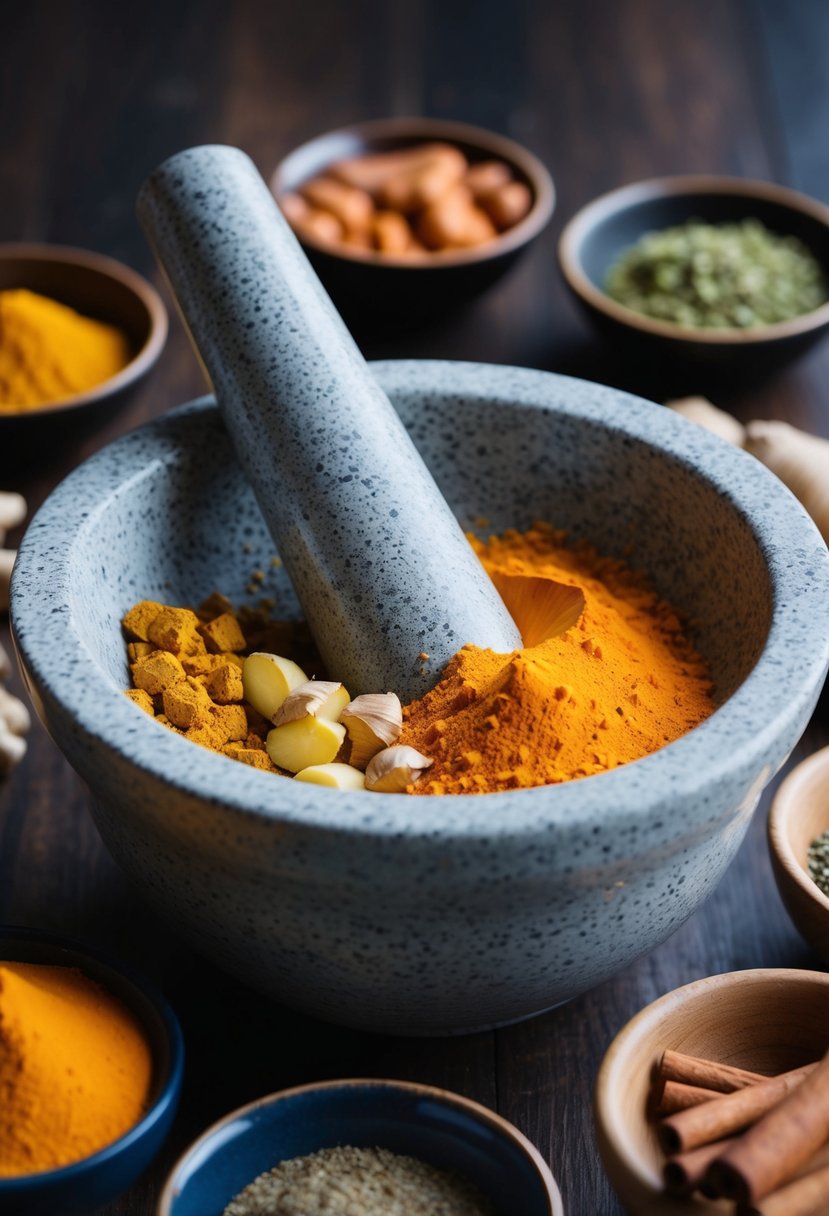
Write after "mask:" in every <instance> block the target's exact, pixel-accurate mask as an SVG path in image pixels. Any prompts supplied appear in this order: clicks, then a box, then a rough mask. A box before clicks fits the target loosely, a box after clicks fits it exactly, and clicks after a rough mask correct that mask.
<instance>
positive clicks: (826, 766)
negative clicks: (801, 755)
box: [768, 747, 829, 925]
mask: <svg viewBox="0 0 829 1216" xmlns="http://www.w3.org/2000/svg"><path fill="white" fill-rule="evenodd" d="M824 770H825V779H826V784H827V787H829V747H823V748H821V749H820V751H817V752H815V753H814V754H813V755H811V756H809V757H808V758H807V759H806V760H802V761H801V762H800V764H798V765H796V766H795V767H794V768H793V769H792V771H791V772H790V773H789V774H788V776H787V777H786V779H785V780H784V781H783V782H782V783H781V785H780V788H779V789H778V791H777V793H776V794H775V795H774V798H773V800H772V804H771V810H770V811H769V820H768V840H769V848H770V849H771V851H772V853H773V854H774V857H775V859H776V860H777V861H778V862H779V864H780V866H781V867H782V869H783V870H784V871H785V873H786V875H787V876H788V877H789V878H790V879H791V881H792V882H793V883H795V885H796V886H798V887H799V888H800V890H801V891H802V892H803V893H804V895H806V896H807V898H808V899H810V900H811V901H812V903H813V904H814V905H815V909H816V911H819V912H820V913H821V914H822V915H825V916H826V917H827V924H828V925H829V896H827V895H824V893H823V892H822V891H821V889H820V887H819V886H818V885H817V883H816V882H815V881H814V880H813V879H812V878H811V876H810V875H809V873H808V871H807V870H806V868H805V867H804V866H803V865H802V864H801V862H800V861H798V859H797V856H796V854H795V851H794V849H793V848H792V845H791V841H790V839H789V824H790V822H791V820H792V818H793V816H794V815H795V814H796V813H797V806H798V803H799V801H800V798H801V795H802V793H803V787H804V786H807V785H810V784H811V783H812V782H814V781H816V779H819V775H820V774H823V773H824ZM827 800H829V788H827ZM827 828H829V821H828V822H827Z"/></svg>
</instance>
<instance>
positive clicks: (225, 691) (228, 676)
mask: <svg viewBox="0 0 829 1216" xmlns="http://www.w3.org/2000/svg"><path fill="white" fill-rule="evenodd" d="M204 686H205V688H206V689H207V692H208V695H209V696H210V698H211V700H213V701H216V702H217V704H219V705H230V704H231V703H232V702H234V701H241V700H242V696H243V688H242V673H241V671H240V670H239V668H238V667H236V666H231V665H230V664H229V663H225V664H224V665H223V666H222V667H217V668H216V670H215V671H211V672H210V674H209V675H208V676H206V677H205V681H204Z"/></svg>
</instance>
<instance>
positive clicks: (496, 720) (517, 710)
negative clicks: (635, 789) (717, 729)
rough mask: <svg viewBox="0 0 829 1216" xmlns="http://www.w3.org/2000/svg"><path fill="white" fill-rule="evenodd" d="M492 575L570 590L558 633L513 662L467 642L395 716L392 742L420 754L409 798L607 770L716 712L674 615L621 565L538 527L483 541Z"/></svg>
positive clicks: (478, 544)
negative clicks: (537, 578)
mask: <svg viewBox="0 0 829 1216" xmlns="http://www.w3.org/2000/svg"><path fill="white" fill-rule="evenodd" d="M470 539H471V541H472V544H473V546H474V547H475V549H476V551H477V553H478V555H479V557H480V558H481V561H482V562H483V564H484V566H485V567H486V568H487V570H488V571H489V572H490V573H491V574H492V573H495V572H498V571H503V572H507V573H511V574H524V575H542V576H545V577H548V578H552V579H555V580H556V581H557V582H560V583H565V584H570V585H575V586H578V587H580V588H581V590H582V591H583V593H584V597H585V607H584V611H583V613H582V615H581V617H580V619H579V621H578V623H577V624H576V625H575V626H574V627H572V628H570V629H568V630H567V631H566V632H565V633H564V634H562V635H561V636H556V637H552V638H550V639H548V640H547V641H545V642H542V643H541V644H540V645H537V646H534V647H532V648H528V649H524V650H520V651H516V652H514V653H513V654H511V655H503V654H495V653H494V652H493V651H490V650H481V649H479V648H478V647H475V646H464V647H463V649H462V650H461V651H459V653H458V654H457V655H456V656H455V657H454V658H453V659H452V660H451V661H450V662H449V664H448V666H447V668H446V670H445V673H444V675H443V678H442V679H441V681H440V683H439V684H438V685H437V687H436V688H434V689H433V690H432V691H431V692H429V693H427V694H426V695H425V696H424V697H422V698H421V699H420V700H419V701H415V702H413V703H412V704H411V705H409V706H407V708H406V709H405V711H404V713H405V722H404V726H403V733H402V735H401V742H402V743H407V744H409V745H411V746H412V747H415V748H417V749H418V751H421V752H423V753H424V754H425V755H427V756H429V757H431V758H432V759H433V761H434V763H433V765H432V767H431V768H430V769H429V770H428V772H427V773H426V774H425V775H424V777H422V778H421V780H420V781H419V782H418V783H417V784H416V785H414V786H413V787H412V792H414V793H417V794H421V793H422V794H439V793H453V794H454V793H485V792H489V791H495V790H510V789H519V788H523V787H527V786H537V785H548V784H552V783H556V782H561V781H569V780H572V779H573V778H576V777H587V776H590V775H591V774H594V773H601V772H605V771H606V770H608V769H612V768H616V767H618V766H619V765H621V764H627V763H629V762H630V761H632V760H638V759H640V758H641V757H642V756H646V755H648V754H649V753H650V752H654V751H656V750H657V749H658V748H660V747H663V746H664V745H665V744H666V743H670V742H671V740H673V739H676V738H678V736H680V735H682V734H684V733H685V732H686V731H688V730H690V729H691V728H692V727H693V726H696V725H697V724H698V723H699V722H701V721H702V720H703V719H704V718H706V717H707V716H708V715H709V714H710V713H711V712H712V710H713V709H714V703H713V700H712V696H711V679H710V675H709V672H708V669H707V667H706V664H705V663H704V661H703V660H702V658H701V657H700V656H699V655H698V654H697V653H696V652H695V650H694V649H693V647H692V646H691V645H690V643H689V642H688V641H687V639H686V637H685V635H684V633H683V630H682V626H681V624H680V621H679V619H678V617H677V614H676V612H675V611H674V609H673V608H671V607H670V605H669V604H667V603H666V602H665V601H664V600H661V599H660V598H659V597H658V596H657V595H656V593H655V592H654V591H653V590H652V588H651V587H650V586H649V584H648V582H647V580H646V579H645V578H644V577H643V576H642V575H641V574H638V573H635V572H634V571H633V570H631V569H630V567H629V566H627V565H626V564H625V563H624V562H621V561H619V560H617V559H614V558H608V557H601V556H599V554H598V553H597V552H596V550H595V549H594V548H593V547H592V546H590V545H588V544H575V545H573V546H571V547H568V546H567V545H566V544H565V534H564V533H562V532H557V531H555V530H554V529H553V528H551V527H550V526H549V525H546V524H538V525H536V526H535V527H534V528H532V529H530V531H528V532H524V533H519V532H514V531H510V532H506V533H505V534H504V535H503V536H500V537H492V538H491V539H490V540H489V541H486V542H482V541H479V540H477V539H476V538H474V537H472V538H470Z"/></svg>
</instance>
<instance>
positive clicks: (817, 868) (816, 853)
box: [808, 831, 829, 896]
mask: <svg viewBox="0 0 829 1216" xmlns="http://www.w3.org/2000/svg"><path fill="white" fill-rule="evenodd" d="M808 856H809V875H810V877H811V878H812V880H813V881H814V883H815V884H816V885H817V886H818V887H820V889H821V891H822V892H823V894H824V895H827V896H829V831H827V832H824V833H823V835H822V836H818V837H817V838H816V839H815V840H813V841H812V843H811V844H810V845H809V854H808Z"/></svg>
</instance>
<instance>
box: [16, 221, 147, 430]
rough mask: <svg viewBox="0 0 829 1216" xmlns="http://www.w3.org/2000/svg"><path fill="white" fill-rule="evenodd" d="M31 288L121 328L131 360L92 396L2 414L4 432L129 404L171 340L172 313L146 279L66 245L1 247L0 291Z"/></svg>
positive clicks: (109, 260) (90, 393)
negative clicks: (169, 318) (74, 413)
mask: <svg viewBox="0 0 829 1216" xmlns="http://www.w3.org/2000/svg"><path fill="white" fill-rule="evenodd" d="M15 287H25V288H27V289H28V290H29V291H35V292H38V293H39V294H40V295H44V296H49V297H50V298H51V299H53V300H58V301H59V302H60V303H61V304H67V305H68V306H69V307H70V308H74V309H75V310H76V311H77V312H79V313H82V314H83V315H84V316H87V317H93V318H94V319H95V320H97V321H106V322H108V323H109V324H110V325H117V326H118V328H119V329H121V330H123V331H124V333H125V334H126V335H127V338H128V340H129V344H130V350H131V358H130V361H129V363H127V365H126V367H124V368H122V369H121V371H120V372H118V373H117V375H115V376H111V377H110V378H109V379H108V380H104V381H103V382H102V383H101V384H97V385H95V386H94V387H93V388H90V389H87V390H86V392H83V393H76V394H75V395H74V396H71V397H64V398H62V399H61V400H60V401H50V402H47V403H46V404H44V405H41V406H37V407H36V408H34V409H26V410H21V411H19V412H15V413H8V412H6V411H4V410H0V427H3V428H4V429H5V428H8V429H9V430H11V428H13V427H23V426H25V425H26V424H27V423H30V422H34V423H35V424H37V422H39V421H40V420H41V419H43V418H44V417H46V416H49V417H50V418H52V417H56V416H58V415H63V414H64V413H66V412H68V411H70V410H72V411H74V410H81V409H90V410H91V409H92V407H95V406H100V407H106V409H107V411H109V410H110V409H114V408H116V407H117V406H120V405H123V404H125V403H126V401H127V399H128V397H129V396H130V394H131V393H132V391H133V389H135V387H136V386H137V385H138V383H139V381H140V380H142V379H143V377H144V376H146V374H147V373H148V372H149V370H150V368H151V367H152V366H153V364H154V363H155V362H156V360H157V359H158V357H159V355H160V354H161V351H162V350H163V348H164V343H165V341H166V339H167V310H166V309H165V307H164V304H163V303H162V301H161V297H160V296H159V294H158V292H157V291H156V290H155V288H154V287H152V286H151V285H150V284H149V283H148V282H147V280H146V279H144V278H142V277H141V275H139V274H137V273H136V272H135V271H134V270H131V269H130V267H129V266H124V265H123V264H122V263H121V262H116V261H115V260H114V259H113V258H108V257H105V256H104V255H103V254H100V253H93V252H91V251H90V250H87V249H71V248H69V247H68V246H63V245H17V244H11V245H0V291H6V290H8V289H11V288H15Z"/></svg>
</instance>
